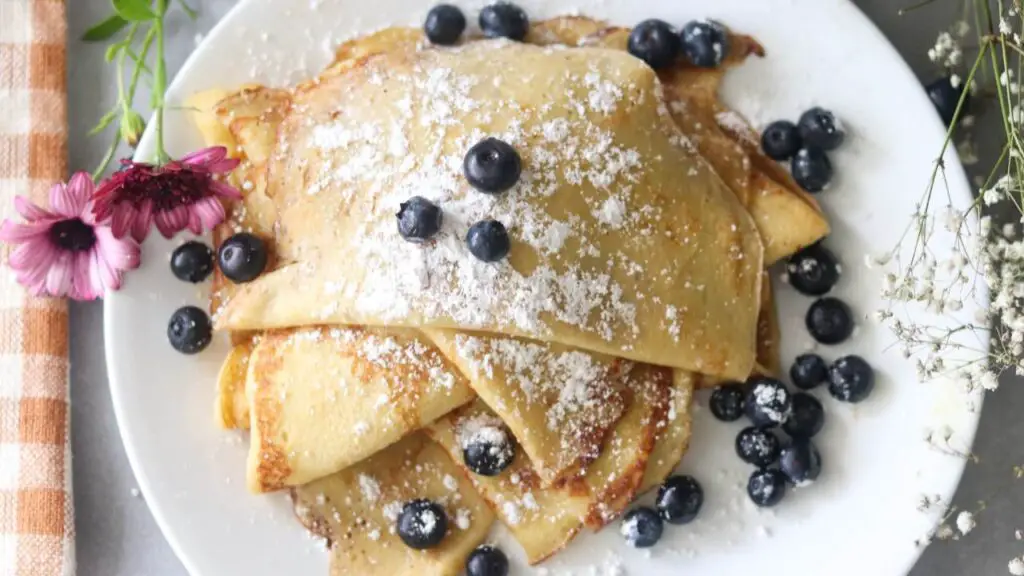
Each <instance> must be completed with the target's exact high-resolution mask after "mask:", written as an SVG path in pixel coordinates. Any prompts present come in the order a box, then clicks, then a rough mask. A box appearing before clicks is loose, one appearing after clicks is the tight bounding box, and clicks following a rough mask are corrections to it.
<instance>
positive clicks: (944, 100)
mask: <svg viewBox="0 0 1024 576" xmlns="http://www.w3.org/2000/svg"><path fill="white" fill-rule="evenodd" d="M925 90H926V91H927V92H928V97H929V98H931V100H932V104H935V109H936V110H937V111H938V112H939V117H940V118H942V121H943V122H945V123H946V126H949V124H950V123H951V122H953V116H956V107H957V106H958V105H959V104H960V97H961V96H963V94H964V85H963V84H959V85H958V86H957V87H956V88H954V87H953V82H952V81H951V79H950V77H949V76H945V77H942V78H939V79H938V80H936V81H934V82H932V83H931V84H929V85H928V86H926V87H925ZM969 103H970V95H969V94H968V97H967V99H966V100H964V106H963V110H962V111H961V114H962V113H963V111H966V110H967V108H968V104H969Z"/></svg>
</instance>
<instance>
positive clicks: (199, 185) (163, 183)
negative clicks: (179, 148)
mask: <svg viewBox="0 0 1024 576" xmlns="http://www.w3.org/2000/svg"><path fill="white" fill-rule="evenodd" d="M210 179H211V177H210V175H209V174H207V173H204V172H195V171H192V170H188V169H181V168H170V169H168V168H167V167H165V168H163V169H153V168H149V169H147V170H135V171H132V170H129V171H128V172H127V174H126V178H125V180H124V183H123V187H122V197H123V198H126V199H128V200H129V201H130V202H132V203H133V204H134V205H135V206H136V207H138V206H141V205H142V203H143V202H144V201H145V200H149V201H151V202H152V203H153V211H154V212H164V211H167V210H172V209H174V208H177V207H178V206H191V205H192V204H195V203H196V202H197V201H199V200H202V199H203V198H205V197H207V196H209V195H210V191H209V190H210Z"/></svg>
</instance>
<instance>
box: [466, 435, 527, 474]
mask: <svg viewBox="0 0 1024 576" xmlns="http://www.w3.org/2000/svg"><path fill="white" fill-rule="evenodd" d="M515 456H516V447H515V444H514V443H513V442H512V440H511V439H510V438H509V434H508V433H507V432H505V430H503V429H501V428H498V427H495V426H484V427H481V428H480V430H478V431H477V432H475V433H474V434H473V436H472V438H470V440H469V442H467V443H466V445H465V446H464V447H463V449H462V459H463V460H464V461H465V463H466V467H467V468H469V469H470V470H472V471H473V472H474V473H476V474H479V475H481V476H497V475H498V474H501V472H502V470H504V469H505V468H508V466H509V464H511V463H512V460H513V459H515Z"/></svg>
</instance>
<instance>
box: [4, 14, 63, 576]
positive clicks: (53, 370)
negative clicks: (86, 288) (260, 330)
mask: <svg viewBox="0 0 1024 576" xmlns="http://www.w3.org/2000/svg"><path fill="white" fill-rule="evenodd" d="M65 29H66V20H65V9H64V2H63V1H60V0H0V218H16V217H17V215H16V214H15V213H14V197H15V195H18V194H22V195H26V196H29V197H31V198H32V199H33V200H35V201H36V202H38V203H41V204H42V205H46V204H47V191H48V190H49V187H50V185H51V184H53V183H54V182H57V181H60V180H63V179H65V178H66V177H67V174H66V156H67V150H66V144H67V119H66V113H65V108H66V106H65V104H66V100H65V99H66V90H65V88H66V86H65V79H64V46H65V39H64V35H65ZM8 256H9V250H8V248H7V247H6V246H4V247H3V248H0V264H2V265H3V267H2V269H0V576H56V575H64V574H67V575H71V574H74V572H75V552H74V550H75V546H74V515H73V508H72V501H71V458H70V453H69V444H68V350H67V339H68V331H67V319H68V316H67V305H66V303H65V302H64V301H63V300H52V299H40V298H33V297H31V296H29V295H28V294H26V293H25V291H24V290H23V289H22V288H21V286H19V285H18V284H17V282H15V280H14V277H13V275H12V274H11V273H10V270H8V269H7V266H6V264H7V258H8Z"/></svg>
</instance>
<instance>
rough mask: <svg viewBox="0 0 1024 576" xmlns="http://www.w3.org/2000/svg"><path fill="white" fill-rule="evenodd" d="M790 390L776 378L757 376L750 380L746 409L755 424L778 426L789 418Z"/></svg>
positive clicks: (748, 416)
mask: <svg viewBox="0 0 1024 576" xmlns="http://www.w3.org/2000/svg"><path fill="white" fill-rule="evenodd" d="M790 410H791V405H790V398H789V390H786V385H785V384H783V383H782V382H779V381H778V380H776V379H774V378H769V377H767V376H757V377H755V378H753V379H752V380H751V381H750V389H749V390H748V391H747V399H746V406H745V411H746V414H747V418H749V419H750V421H751V422H753V423H754V425H755V426H768V427H771V426H778V425H779V424H782V423H783V422H785V421H786V418H789V411H790Z"/></svg>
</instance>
